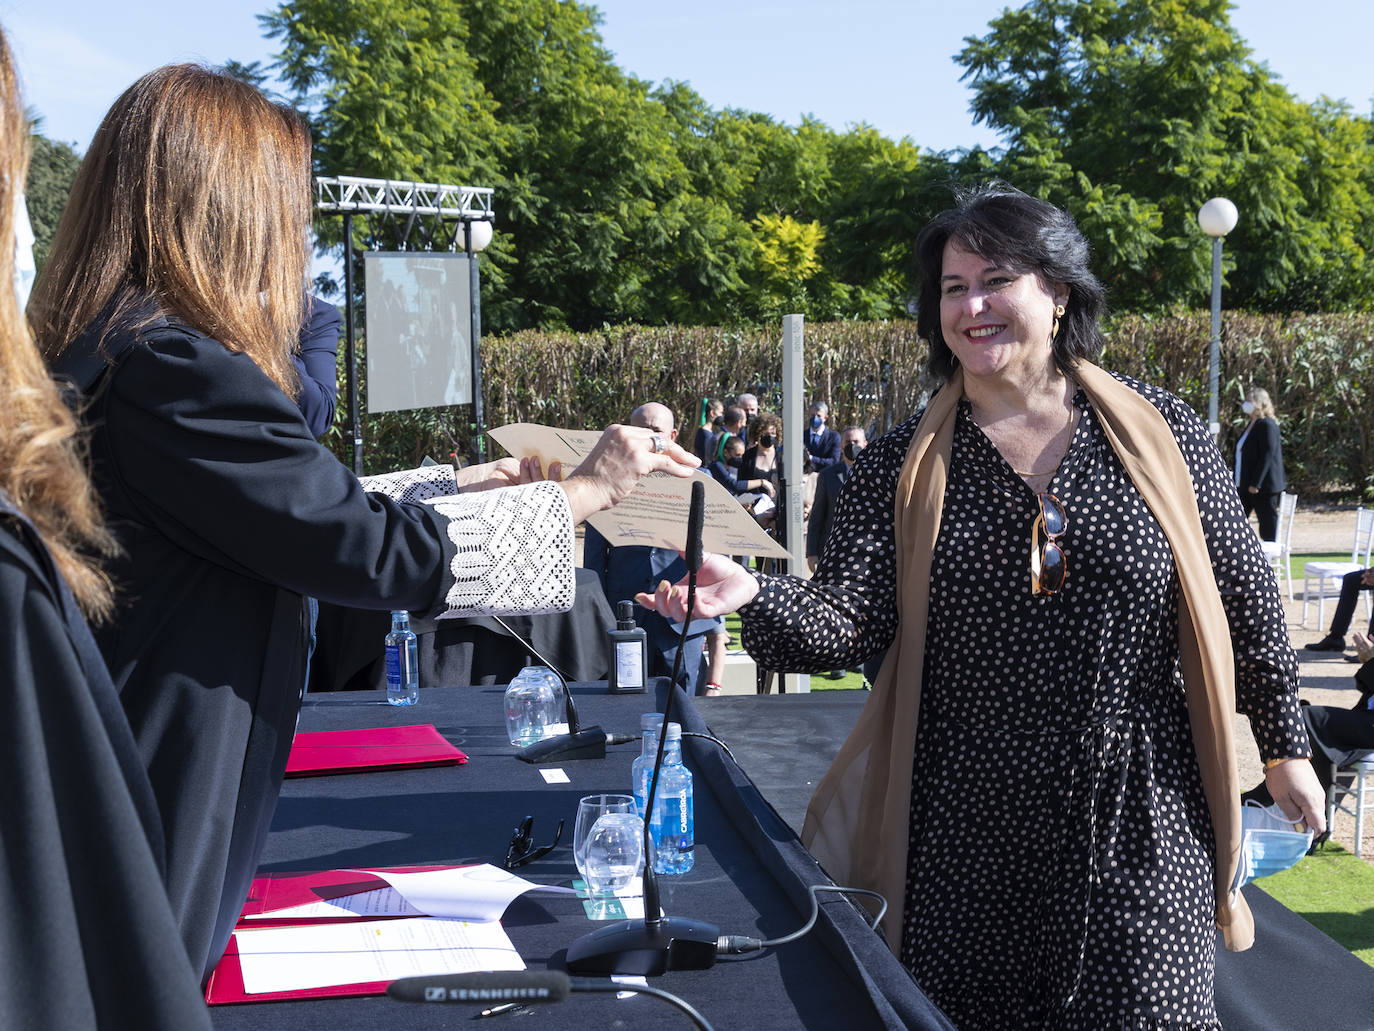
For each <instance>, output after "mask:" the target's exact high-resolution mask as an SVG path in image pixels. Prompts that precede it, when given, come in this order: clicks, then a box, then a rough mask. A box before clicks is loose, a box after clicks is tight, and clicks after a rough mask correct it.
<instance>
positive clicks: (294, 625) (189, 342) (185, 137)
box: [31, 65, 696, 974]
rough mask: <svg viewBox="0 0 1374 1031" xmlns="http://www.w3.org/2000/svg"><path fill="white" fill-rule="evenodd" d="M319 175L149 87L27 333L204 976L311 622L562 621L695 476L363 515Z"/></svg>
mask: <svg viewBox="0 0 1374 1031" xmlns="http://www.w3.org/2000/svg"><path fill="white" fill-rule="evenodd" d="M248 141H251V146H250V145H247V144H248ZM309 148H310V140H309V134H308V132H307V131H306V129H305V126H304V123H303V122H302V121H301V120H300V118H299V117H298V116H297V115H296V114H295V113H294V112H292V111H290V110H288V109H285V108H283V107H281V106H279V105H275V104H273V103H271V102H270V101H268V100H267V99H266V98H265V97H264V96H263V95H262V94H261V93H260V92H259V91H258V90H256V89H254V88H253V87H251V86H248V85H246V84H244V83H242V82H239V81H238V80H235V79H232V78H230V77H228V76H225V75H220V74H218V73H215V72H211V71H209V70H207V69H204V68H200V67H196V66H192V65H178V66H170V67H166V68H161V69H158V70H157V71H154V72H151V73H149V74H148V75H145V76H144V77H143V78H142V79H140V80H139V81H138V82H136V83H134V85H133V86H131V87H130V88H129V89H128V90H127V91H126V92H125V94H124V95H123V96H122V97H120V98H119V100H117V101H116V102H115V105H114V107H113V108H111V110H110V112H109V113H108V114H107V115H106V117H105V120H104V122H103V123H102V124H101V127H100V129H99V130H98V131H97V133H96V136H95V139H94V140H93V141H92V143H91V146H90V148H89V150H88V151H87V153H86V157H85V159H84V160H83V162H82V165H81V168H80V170H79V171H78V173H77V178H76V182H75V184H74V185H73V188H72V194H71V198H70V200H69V201H68V205H67V209H66V211H65V212H64V213H63V217H62V221H61V223H60V225H59V227H58V230H57V234H56V237H55V239H54V242H53V248H52V254H51V256H50V258H49V260H48V264H47V266H46V268H45V269H44V272H43V275H42V276H41V277H40V278H39V281H38V282H37V284H36V285H35V293H34V302H33V304H32V305H31V316H32V317H33V319H34V324H35V331H36V333H37V335H38V338H39V342H40V344H41V346H42V349H43V351H44V353H45V355H46V356H47V357H48V360H49V362H50V363H51V365H52V367H53V369H54V372H55V373H56V374H58V375H59V376H61V377H63V378H65V379H67V380H70V381H71V382H72V383H74V384H75V385H76V387H77V388H78V389H79V390H80V391H81V392H82V393H83V394H84V395H85V397H86V404H87V409H86V412H87V418H88V419H89V421H90V424H91V426H92V441H91V450H92V458H93V469H94V480H95V483H96V487H97V489H98V491H99V493H100V497H101V501H102V503H103V504H104V506H105V508H106V511H107V512H108V513H109V516H110V525H111V529H112V530H113V531H114V534H115V536H116V538H117V539H118V541H119V543H120V545H121V546H122V548H123V549H124V556H123V558H122V559H121V560H120V561H119V562H118V563H117V564H115V565H114V566H113V568H112V574H113V576H114V579H115V582H116V585H117V587H118V589H119V597H118V606H117V608H116V611H115V614H114V618H113V620H112V622H111V624H110V625H109V626H108V627H107V628H106V629H105V630H103V631H102V633H101V634H100V636H99V643H100V647H101V650H102V652H103V653H104V655H105V658H106V661H107V662H108V664H109V666H110V670H111V672H112V674H113V676H114V679H115V683H116V684H117V685H118V687H119V691H120V700H121V702H122V703H123V705H124V709H125V712H126V713H127V715H128V717H129V721H130V724H131V725H132V727H133V731H134V735H135V738H136V739H137V741H138V747H139V751H140V752H141V754H142V757H143V761H144V763H145V765H146V766H147V769H148V771H149V773H150V776H151V780H152V784H153V790H154V791H155V793H156V795H157V801H158V807H159V809H160V811H161V814H162V820H163V824H164V826H165V828H166V833H167V862H168V882H169V892H170V895H171V900H172V907H173V912H174V913H175V914H176V916H177V919H178V921H179V923H180V926H181V932H182V937H183V940H184V941H185V943H186V947H187V951H188V953H189V954H190V957H191V961H192V963H193V964H194V965H195V967H196V968H197V969H198V970H200V971H202V972H203V973H204V974H208V973H209V972H210V971H211V970H212V969H213V967H214V964H215V963H216V962H217V960H218V959H219V957H220V955H221V954H222V952H223V950H224V947H225V945H226V943H227V941H228V938H229V935H230V933H231V932H232V929H233V926H234V923H235V920H236V919H237V917H238V914H239V911H240V908H241V907H242V905H243V901H244V898H245V897H246V895H247V891H248V887H249V884H250V882H251V880H252V877H253V874H254V872H255V870H256V867H257V861H258V856H259V855H260V853H261V850H262V846H263V843H264V841H265V839H266V835H267V831H268V827H269V825H270V823H271V818H272V812H273V809H274V808H275V805H276V798H277V793H278V791H279V789H280V786H281V779H282V776H283V772H284V769H285V764H286V757H287V753H288V751H289V750H290V745H291V737H292V730H293V728H294V725H295V719H296V713H297V710H298V707H299V701H300V698H299V696H300V690H301V685H302V683H303V661H304V656H305V634H306V631H307V621H306V619H305V617H304V604H303V598H304V597H314V598H318V599H320V600H321V601H327V602H332V603H334V604H338V605H347V606H351V607H354V608H371V609H379V610H397V609H407V610H410V611H413V612H416V613H418V614H421V615H436V614H439V613H441V612H445V611H450V612H463V613H467V614H473V613H492V612H495V613H508V612H538V611H553V610H560V609H566V608H568V607H569V606H570V605H571V604H572V593H573V543H574V539H573V527H574V524H575V523H576V522H578V521H579V520H581V519H582V518H585V517H586V516H587V515H589V514H591V513H592V512H594V511H597V510H599V509H601V508H604V507H607V506H609V505H611V504H613V503H615V502H616V501H617V500H619V499H620V498H621V497H624V496H625V495H626V494H627V493H628V492H629V491H630V490H631V489H632V488H633V486H634V484H635V482H637V480H638V479H639V477H640V476H641V475H643V474H645V473H647V472H651V471H655V470H664V471H669V472H680V473H681V475H690V474H691V469H692V467H693V466H694V465H695V464H696V461H695V459H693V458H691V456H689V455H688V454H687V453H686V452H685V451H683V450H682V449H681V448H678V447H677V446H676V445H674V444H671V443H668V442H665V441H660V440H659V439H658V438H657V437H655V436H654V435H653V434H651V433H649V432H648V431H645V430H641V429H637V428H634V427H623V426H622V427H613V428H611V429H610V430H608V431H607V432H606V433H605V434H604V435H603V436H602V439H601V442H600V443H599V444H598V446H597V447H596V448H595V449H594V450H593V451H592V453H591V454H590V455H589V456H588V457H587V459H586V460H585V461H584V463H583V464H582V465H581V466H580V467H579V468H578V470H577V471H576V472H575V473H574V474H573V475H572V476H570V477H569V478H568V479H567V480H564V481H563V482H561V483H554V482H550V481H545V480H540V481H538V482H527V481H529V480H531V479H536V478H537V475H538V473H537V470H535V469H532V468H531V467H529V466H525V467H523V468H522V467H521V465H520V464H519V463H515V462H513V461H512V460H509V459H507V460H504V461H503V462H499V463H493V464H492V465H489V466H482V467H477V468H476V469H470V470H464V471H463V473H462V474H459V477H458V479H457V481H456V483H457V486H458V489H460V490H462V489H463V488H482V487H488V486H500V485H502V484H506V485H508V486H507V487H506V488H505V489H494V490H477V491H475V492H471V493H461V494H455V495H453V496H450V497H442V498H431V499H430V503H429V504H419V503H417V501H418V499H420V498H423V497H425V495H424V494H423V493H421V494H417V493H415V490H414V489H413V488H411V489H408V490H407V491H406V492H402V493H399V494H397V496H396V497H389V496H386V495H385V494H383V493H380V492H371V491H369V490H368V488H367V486H365V485H364V484H362V483H360V482H359V481H358V479H357V478H356V477H355V476H354V475H353V474H352V473H351V472H350V471H349V470H348V469H347V468H345V467H344V466H343V465H342V464H340V463H339V462H338V461H337V460H336V459H335V458H334V457H333V456H332V455H331V454H330V453H329V452H328V451H326V450H325V449H324V448H322V447H321V446H320V445H318V444H317V443H316V442H315V440H314V439H313V437H312V435H311V433H310V430H309V428H308V427H307V425H306V423H305V421H304V419H303V418H302V416H301V413H300V411H299V410H298V408H297V406H296V403H295V401H294V398H295V397H296V395H297V394H298V393H299V389H300V385H299V380H298V375H297V372H296V370H295V367H294V365H293V363H292V360H291V357H292V347H293V346H294V343H295V341H296V340H297V338H298V334H299V329H300V325H301V317H302V305H303V299H304V298H305V296H306V290H305V287H306V274H307V268H308V261H307V257H308V255H307V250H306V245H305V241H306V239H307V234H308V230H309V226H310V214H311V203H310V200H311V195H310V149H309ZM416 486H418V487H421V488H423V486H424V484H423V483H419V484H417V485H416ZM430 493H432V494H441V493H444V492H443V491H431V492H430ZM381 645H382V642H381V641H380V640H379V641H378V642H377V646H378V650H379V651H380V649H381Z"/></svg>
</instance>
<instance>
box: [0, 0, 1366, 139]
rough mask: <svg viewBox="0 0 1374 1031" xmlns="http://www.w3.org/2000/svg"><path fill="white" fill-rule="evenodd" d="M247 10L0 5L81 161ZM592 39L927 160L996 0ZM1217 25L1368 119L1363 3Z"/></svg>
mask: <svg viewBox="0 0 1374 1031" xmlns="http://www.w3.org/2000/svg"><path fill="white" fill-rule="evenodd" d="M268 6H269V5H268V4H266V3H263V2H260V0H256V2H255V0H215V2H214V3H206V2H204V0H201V2H195V0H193V2H192V3H187V2H186V0H133V2H132V3H110V2H108V0H101V2H95V0H49V2H43V0H23V2H22V3H20V2H16V0H0V23H3V24H4V26H5V29H6V31H7V32H8V33H9V35H10V40H11V44H12V45H13V46H14V48H15V50H16V53H17V56H18V61H19V67H20V72H21V74H22V76H23V81H24V88H25V99H26V102H27V103H28V105H29V106H30V107H32V108H35V109H36V110H37V111H38V113H39V114H41V115H43V117H44V119H45V128H46V132H47V135H49V136H51V137H53V138H56V139H60V140H64V141H67V142H73V143H75V144H76V145H77V149H78V150H81V151H84V150H85V147H86V145H87V143H88V142H89V140H90V138H91V135H92V133H94V131H95V127H96V125H97V124H98V123H99V120H100V117H101V115H103V114H104V112H105V110H106V108H108V107H109V105H110V103H111V102H112V101H113V100H114V98H115V97H116V96H117V95H118V94H119V92H120V91H121V90H122V89H123V88H124V87H125V86H127V85H128V84H129V83H130V82H132V81H133V80H134V79H135V78H137V77H138V76H139V75H140V74H142V73H143V72H145V71H148V70H149V69H151V68H154V67H156V66H158V65H161V64H166V63H168V62H171V61H184V60H205V61H208V62H210V63H213V64H218V63H222V62H223V61H225V60H227V59H229V58H235V59H237V60H240V61H245V62H247V61H252V60H262V61H264V62H266V61H267V60H269V59H270V57H271V54H272V52H273V46H272V43H271V41H269V40H265V39H263V38H262V36H261V35H260V33H259V30H258V26H257V21H256V19H255V18H254V15H255V14H257V13H259V12H261V11H263V10H266V9H268ZM597 6H598V7H599V8H600V9H601V11H602V13H603V15H604V21H603V24H602V35H603V38H604V39H605V41H606V45H607V46H608V47H609V49H610V50H611V51H612V52H613V53H614V54H615V56H616V60H617V63H618V64H620V66H621V67H623V68H625V69H626V70H627V71H630V72H633V73H634V74H635V75H637V76H639V77H640V78H643V79H648V80H650V81H652V82H660V81H662V80H664V79H670V78H671V79H678V80H683V81H686V82H689V83H690V84H691V85H692V86H693V87H694V88H695V89H696V90H697V91H698V92H699V93H701V94H702V96H703V97H705V99H706V100H707V102H708V103H710V104H711V105H713V106H715V107H726V106H730V107H742V108H746V109H749V110H755V111H764V112H767V113H768V114H771V115H773V116H774V117H776V118H778V119H780V120H781V121H784V122H787V123H789V124H795V123H796V122H797V121H798V120H799V119H800V118H801V116H802V115H804V114H812V115H815V116H816V117H817V118H820V119H821V120H822V121H824V122H826V123H828V124H829V125H831V126H832V127H834V128H836V129H843V128H845V127H846V126H848V125H850V124H853V123H856V122H867V123H869V124H871V125H874V126H876V127H877V128H878V129H879V130H880V131H881V132H882V133H884V134H885V135H887V136H890V137H893V138H901V137H903V136H909V137H910V138H911V139H912V140H913V141H914V142H915V143H917V144H919V145H920V146H923V147H930V148H932V149H945V148H951V147H960V146H972V145H974V144H978V143H981V144H983V145H991V144H993V143H994V142H995V140H994V138H993V137H992V136H991V134H989V133H988V132H987V131H986V130H985V129H983V128H981V127H976V126H974V125H972V122H971V119H970V117H969V114H968V100H969V95H968V92H967V90H966V89H965V88H964V87H963V85H962V84H961V83H960V82H959V74H960V71H961V69H960V68H959V67H958V66H957V65H956V64H955V63H954V61H953V60H952V57H953V55H954V54H955V53H957V52H958V51H959V49H960V48H961V47H962V45H963V44H962V40H963V38H964V37H965V36H969V35H981V34H982V33H983V32H984V31H985V30H986V26H987V23H988V20H989V19H990V18H991V17H993V16H995V15H996V14H997V12H999V11H1000V10H1002V9H1003V8H1004V7H1006V6H1007V3H1006V2H1005V0H963V2H962V3H948V2H942V3H933V2H929V0H848V2H839V3H837V2H835V0H824V2H822V0H785V2H784V0H777V2H765V0H694V2H692V3H689V4H684V3H682V2H681V0H599V2H598V3H597ZM1232 23H1233V24H1234V25H1235V26H1236V28H1237V29H1238V31H1239V32H1240V34H1241V36H1242V37H1243V38H1244V39H1245V40H1246V41H1247V42H1248V43H1249V44H1250V46H1251V48H1252V49H1253V50H1254V56H1255V57H1256V59H1258V60H1261V61H1265V62H1267V63H1268V65H1269V67H1270V69H1271V70H1272V71H1273V72H1275V73H1276V74H1277V75H1278V76H1279V77H1280V78H1281V79H1282V80H1283V82H1284V83H1285V84H1286V85H1287V86H1288V87H1289V88H1290V89H1291V90H1293V91H1294V92H1295V93H1297V94H1298V95H1299V96H1301V97H1303V98H1304V99H1308V100H1312V99H1315V98H1316V97H1317V96H1318V95H1319V94H1326V95H1328V96H1333V97H1337V98H1343V99H1345V100H1348V101H1350V103H1351V104H1352V105H1353V106H1354V108H1355V109H1356V110H1357V111H1360V112H1362V113H1366V114H1367V113H1369V111H1370V109H1371V95H1374V74H1372V73H1371V71H1370V69H1371V67H1374V66H1372V65H1371V63H1370V61H1369V44H1368V41H1369V40H1370V39H1371V38H1374V3H1371V2H1370V0H1319V2H1317V3H1314V4H1308V5H1294V4H1293V3H1292V2H1291V0H1238V3H1237V4H1236V9H1235V10H1234V11H1233V12H1232Z"/></svg>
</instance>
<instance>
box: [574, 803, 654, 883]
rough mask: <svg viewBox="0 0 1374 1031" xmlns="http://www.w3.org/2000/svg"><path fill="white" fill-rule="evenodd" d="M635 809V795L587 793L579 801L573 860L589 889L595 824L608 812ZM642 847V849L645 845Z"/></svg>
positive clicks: (631, 810) (617, 812)
mask: <svg viewBox="0 0 1374 1031" xmlns="http://www.w3.org/2000/svg"><path fill="white" fill-rule="evenodd" d="M634 811H635V800H634V796H633V795H587V796H585V797H584V798H583V799H582V800H581V801H579V802H578V803H577V822H576V823H575V824H573V862H575V863H576V864H577V872H578V873H579V874H581V875H582V880H583V881H586V883H587V887H588V889H589V891H590V888H591V881H590V880H588V878H587V841H588V839H589V838H590V837H591V834H592V827H593V825H594V824H595V823H596V821H597V820H598V819H600V818H601V817H602V816H605V815H607V814H608V813H616V814H626V813H628V814H630V815H633V814H634ZM640 848H641V850H642V849H643V846H642V845H641V846H640Z"/></svg>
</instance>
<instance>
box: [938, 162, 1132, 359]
mask: <svg viewBox="0 0 1374 1031" xmlns="http://www.w3.org/2000/svg"><path fill="white" fill-rule="evenodd" d="M950 240H954V241H956V242H957V243H958V245H959V246H960V247H962V248H963V249H964V250H967V251H969V252H970V253H972V254H977V255H978V256H979V257H982V258H986V259H987V260H988V261H990V262H994V263H995V264H997V265H1000V266H1002V267H1004V268H1006V269H1007V270H1008V271H1011V272H1018V273H1024V272H1032V273H1034V274H1035V275H1037V276H1039V277H1040V279H1041V281H1042V282H1043V283H1045V284H1046V285H1049V284H1051V283H1063V284H1064V285H1065V286H1066V287H1068V290H1069V299H1068V301H1067V302H1066V303H1065V305H1064V309H1065V310H1064V317H1063V318H1061V319H1060V320H1059V332H1058V333H1056V334H1055V337H1054V361H1055V364H1056V365H1058V366H1059V369H1060V371H1061V372H1063V373H1064V374H1065V375H1068V374H1069V373H1071V372H1072V371H1073V367H1074V365H1076V364H1077V363H1078V361H1079V359H1082V358H1087V359H1093V358H1096V357H1097V356H1098V355H1099V354H1101V353H1102V345H1103V343H1104V341H1103V339H1102V331H1101V330H1100V329H1099V328H1098V319H1100V318H1101V317H1102V316H1103V314H1105V312H1106V296H1105V291H1104V290H1103V289H1102V284H1101V283H1099V282H1098V281H1097V277H1096V276H1094V275H1093V274H1092V270H1091V269H1089V268H1088V241H1087V240H1085V239H1084V238H1083V234H1082V233H1081V232H1079V229H1078V225H1077V223H1075V222H1074V220H1073V216H1072V215H1070V214H1069V213H1068V212H1067V211H1062V210H1060V209H1059V208H1056V207H1055V206H1054V205H1053V204H1051V203H1049V202H1048V201H1043V200H1039V199H1038V198H1035V197H1031V196H1028V195H1027V194H1024V193H1022V192H1021V191H1020V190H1018V189H1015V188H1014V187H1011V186H1008V185H1007V184H1006V183H1001V182H992V183H987V184H985V185H983V186H978V187H975V188H973V189H970V190H961V191H958V192H957V193H956V194H955V206H954V207H953V208H950V209H949V210H948V211H944V212H941V213H940V214H939V215H936V216H935V218H933V219H932V220H931V221H930V223H929V224H928V225H927V226H926V227H925V228H924V229H922V230H921V233H920V235H919V236H917V237H916V278H917V282H918V284H919V289H920V292H919V295H918V307H917V314H916V330H917V332H918V333H920V335H921V336H922V337H924V338H925V341H926V345H927V346H928V348H929V351H930V357H929V359H928V362H927V364H928V367H929V369H930V373H931V375H932V376H933V377H934V378H935V379H936V380H938V381H940V382H944V381H945V380H947V379H949V377H950V376H951V375H952V374H953V372H954V369H955V366H956V365H957V364H958V362H957V361H956V359H955V357H954V353H953V352H952V351H951V350H950V349H949V345H948V344H946V343H945V338H944V334H943V333H942V332H941V330H940V275H941V266H942V264H943V261H944V254H945V244H947V243H948V242H949V241H950Z"/></svg>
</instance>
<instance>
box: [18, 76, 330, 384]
mask: <svg viewBox="0 0 1374 1031" xmlns="http://www.w3.org/2000/svg"><path fill="white" fill-rule="evenodd" d="M309 227H310V136H309V132H308V131H307V129H306V127H305V123H304V122H303V121H302V120H301V119H300V117H299V116H298V115H296V114H295V113H294V112H292V111H291V110H290V109H288V108H285V107H282V106H280V105H277V104H273V103H272V102H271V101H269V100H268V99H267V98H266V97H265V96H263V94H262V93H261V92H260V91H259V90H257V89H255V88H253V87H252V86H250V85H248V84H247V83H244V82H240V81H239V80H237V79H234V78H231V77H229V76H227V75H222V74H220V73H218V72H215V71H211V70H210V69H208V68H203V67H201V66H199V65H191V64H181V65H168V66H166V67H165V68H159V69H157V70H156V71H153V72H149V73H148V74H147V75H145V76H143V77H142V78H141V79H139V80H138V81H137V82H135V83H134V84H133V85H132V86H130V87H129V88H128V89H127V90H125V91H124V94H123V95H122V96H121V97H120V98H119V99H118V100H116V101H115V103H114V106H113V107H112V108H110V110H109V113H108V114H106V115H105V119H104V121H103V122H101V124H100V128H99V129H98V130H96V134H95V139H93V140H92V141H91V147H90V150H88V151H87V152H86V157H85V159H84V160H83V161H82V162H81V168H80V169H79V170H78V172H77V175H76V182H75V184H74V185H73V186H72V192H71V197H70V198H69V199H68V201H67V207H66V210H65V211H64V212H63V213H62V220H61V222H60V223H59V224H58V227H57V234H56V237H55V238H54V241H53V246H52V251H51V254H50V256H49V258H48V263H47V265H46V267H45V268H44V270H43V273H42V274H41V275H40V276H39V278H38V281H37V282H36V283H35V284H34V297H33V301H32V302H31V303H30V304H29V316H30V318H31V319H32V320H33V324H34V332H35V334H36V335H37V337H38V341H39V345H40V347H41V348H42V351H43V353H44V354H45V355H46V356H47V357H48V358H49V360H51V359H53V358H55V357H56V356H57V355H59V354H61V353H62V351H63V350H65V349H66V348H67V347H68V346H69V345H70V344H71V343H72V341H73V340H75V339H76V338H77V337H78V336H80V335H81V333H82V332H83V331H84V330H85V329H86V328H87V327H89V326H90V325H91V323H92V322H93V321H94V320H95V319H96V318H97V316H100V315H101V314H102V313H104V312H108V314H107V316H106V319H107V322H106V325H107V327H108V330H137V329H139V328H141V326H142V324H146V323H147V322H149V321H151V320H152V319H153V318H156V317H157V316H158V315H170V316H172V317H174V318H177V319H180V320H181V321H184V322H185V323H186V324H188V325H190V326H191V327H193V328H195V329H197V330H199V331H201V332H202V333H205V334H206V335H208V336H211V337H213V338H215V339H216V340H218V341H219V342H220V343H222V344H223V345H224V346H225V347H227V348H228V349H229V350H231V351H239V352H242V353H244V354H247V355H248V356H249V357H250V358H252V359H253V361H255V362H256V363H257V364H258V367H259V368H261V369H262V371H263V372H265V373H266V374H267V375H268V376H270V377H271V378H272V380H273V381H275V382H276V384H277V385H278V386H280V387H281V388H282V390H284V391H285V392H286V393H287V394H288V395H290V396H291V397H295V396H296V395H297V394H298V393H299V391H300V381H299V379H298V377H297V375H296V371H295V367H294V366H293V365H292V363H291V350H292V348H293V347H294V346H295V341H296V338H297V336H298V334H299V332H300V326H301V319H302V316H303V313H304V308H303V303H304V297H305V288H306V269H307V246H306V234H307V232H308V230H309ZM149 302H151V304H150V303H149Z"/></svg>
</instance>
